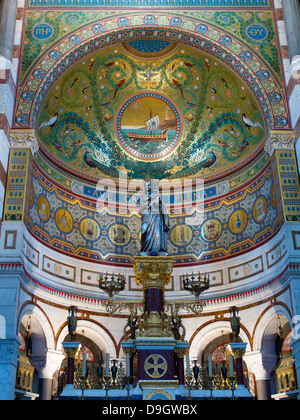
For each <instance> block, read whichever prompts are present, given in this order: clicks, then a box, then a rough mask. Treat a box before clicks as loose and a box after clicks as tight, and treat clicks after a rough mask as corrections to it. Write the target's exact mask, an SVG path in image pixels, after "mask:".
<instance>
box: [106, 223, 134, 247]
mask: <svg viewBox="0 0 300 420" xmlns="http://www.w3.org/2000/svg"><path fill="white" fill-rule="evenodd" d="M108 236H109V239H110V240H111V241H112V243H113V244H115V245H126V244H127V243H128V242H129V241H130V232H129V230H128V229H127V227H125V226H123V225H119V224H116V225H113V226H112V227H111V228H110V229H109V232H108Z"/></svg>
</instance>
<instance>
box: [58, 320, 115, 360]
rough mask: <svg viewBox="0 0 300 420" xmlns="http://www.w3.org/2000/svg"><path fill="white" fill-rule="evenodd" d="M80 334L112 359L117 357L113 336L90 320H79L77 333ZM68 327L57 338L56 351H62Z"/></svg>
mask: <svg viewBox="0 0 300 420" xmlns="http://www.w3.org/2000/svg"><path fill="white" fill-rule="evenodd" d="M80 330H81V332H80V335H84V336H86V337H87V338H89V339H90V340H91V341H93V343H94V344H95V345H96V346H97V347H98V348H99V349H100V350H101V351H102V352H103V353H104V354H105V353H109V354H110V356H111V357H113V358H116V357H117V350H116V347H117V345H116V343H115V341H114V340H113V338H112V336H111V335H110V334H108V332H107V331H105V329H104V328H103V327H101V325H99V324H97V323H96V322H93V321H90V320H83V319H78V321H77V331H78V332H79V331H80ZM68 333H69V332H68V326H67V325H65V326H64V327H63V328H62V329H61V331H60V332H59V335H58V337H57V343H56V349H57V350H60V349H61V348H62V343H63V341H64V339H65V338H66V336H67V335H68Z"/></svg>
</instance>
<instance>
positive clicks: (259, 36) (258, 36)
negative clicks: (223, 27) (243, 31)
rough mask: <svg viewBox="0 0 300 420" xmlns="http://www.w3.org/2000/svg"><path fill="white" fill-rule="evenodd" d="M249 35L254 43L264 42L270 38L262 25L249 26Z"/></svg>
mask: <svg viewBox="0 0 300 420" xmlns="http://www.w3.org/2000/svg"><path fill="white" fill-rule="evenodd" d="M247 35H248V37H249V38H250V39H253V40H254V41H263V40H264V39H266V38H267V36H268V30H267V29H266V28H265V27H264V26H262V25H257V24H253V25H250V26H248V28H247Z"/></svg>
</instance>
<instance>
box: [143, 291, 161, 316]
mask: <svg viewBox="0 0 300 420" xmlns="http://www.w3.org/2000/svg"><path fill="white" fill-rule="evenodd" d="M144 301H145V312H148V313H150V312H152V311H156V312H158V313H161V312H163V311H164V291H163V290H162V289H156V288H151V289H146V290H144Z"/></svg>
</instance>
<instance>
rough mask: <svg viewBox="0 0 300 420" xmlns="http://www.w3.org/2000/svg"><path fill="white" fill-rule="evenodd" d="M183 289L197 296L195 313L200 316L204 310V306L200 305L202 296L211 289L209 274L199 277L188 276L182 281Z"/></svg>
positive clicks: (194, 306)
mask: <svg viewBox="0 0 300 420" xmlns="http://www.w3.org/2000/svg"><path fill="white" fill-rule="evenodd" d="M182 285H183V289H184V290H186V291H188V292H190V293H192V294H193V295H194V296H195V303H194V305H193V312H194V313H195V314H199V313H201V312H202V310H203V305H202V304H201V303H200V299H199V297H200V295H201V293H203V292H204V291H205V290H207V289H209V274H206V273H205V274H204V275H203V274H202V275H201V274H200V273H199V274H198V276H194V273H192V275H188V274H186V275H185V276H183V279H182Z"/></svg>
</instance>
